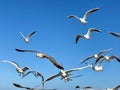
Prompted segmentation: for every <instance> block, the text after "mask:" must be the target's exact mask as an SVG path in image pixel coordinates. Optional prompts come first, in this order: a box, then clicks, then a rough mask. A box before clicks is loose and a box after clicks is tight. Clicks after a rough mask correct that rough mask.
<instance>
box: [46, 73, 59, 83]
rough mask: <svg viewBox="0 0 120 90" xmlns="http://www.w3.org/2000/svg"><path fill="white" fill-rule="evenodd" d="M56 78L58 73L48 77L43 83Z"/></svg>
mask: <svg viewBox="0 0 120 90" xmlns="http://www.w3.org/2000/svg"><path fill="white" fill-rule="evenodd" d="M58 76H60V73H58V74H55V75H52V76H50V77H49V78H47V79H46V80H45V82H47V81H50V80H52V79H53V78H56V77H58Z"/></svg>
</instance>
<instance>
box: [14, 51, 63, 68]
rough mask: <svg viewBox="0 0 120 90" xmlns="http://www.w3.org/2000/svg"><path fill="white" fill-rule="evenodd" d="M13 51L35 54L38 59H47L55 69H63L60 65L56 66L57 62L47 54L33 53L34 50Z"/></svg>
mask: <svg viewBox="0 0 120 90" xmlns="http://www.w3.org/2000/svg"><path fill="white" fill-rule="evenodd" d="M15 50H16V51H18V52H35V53H36V56H37V57H39V58H47V59H49V60H50V61H51V62H52V64H53V65H55V66H56V67H57V68H59V69H64V68H63V66H62V65H60V64H58V63H57V61H56V60H55V59H54V58H53V57H51V56H49V55H47V54H44V53H41V52H39V51H35V50H20V49H15Z"/></svg>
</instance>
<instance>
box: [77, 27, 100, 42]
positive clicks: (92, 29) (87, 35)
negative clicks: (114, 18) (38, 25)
mask: <svg viewBox="0 0 120 90" xmlns="http://www.w3.org/2000/svg"><path fill="white" fill-rule="evenodd" d="M92 32H101V30H98V29H96V28H89V29H88V31H87V33H86V34H85V35H81V34H78V35H77V36H76V44H77V42H78V40H79V38H85V39H87V40H88V39H90V35H91V33H92Z"/></svg>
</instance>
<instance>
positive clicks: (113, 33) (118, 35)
mask: <svg viewBox="0 0 120 90" xmlns="http://www.w3.org/2000/svg"><path fill="white" fill-rule="evenodd" d="M110 34H111V35H113V36H115V37H118V38H120V34H119V33H115V32H110Z"/></svg>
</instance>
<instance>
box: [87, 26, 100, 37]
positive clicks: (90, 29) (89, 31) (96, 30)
mask: <svg viewBox="0 0 120 90" xmlns="http://www.w3.org/2000/svg"><path fill="white" fill-rule="evenodd" d="M92 32H101V30H98V29H96V28H89V29H88V32H87V35H89V36H90V34H91V33H92Z"/></svg>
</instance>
